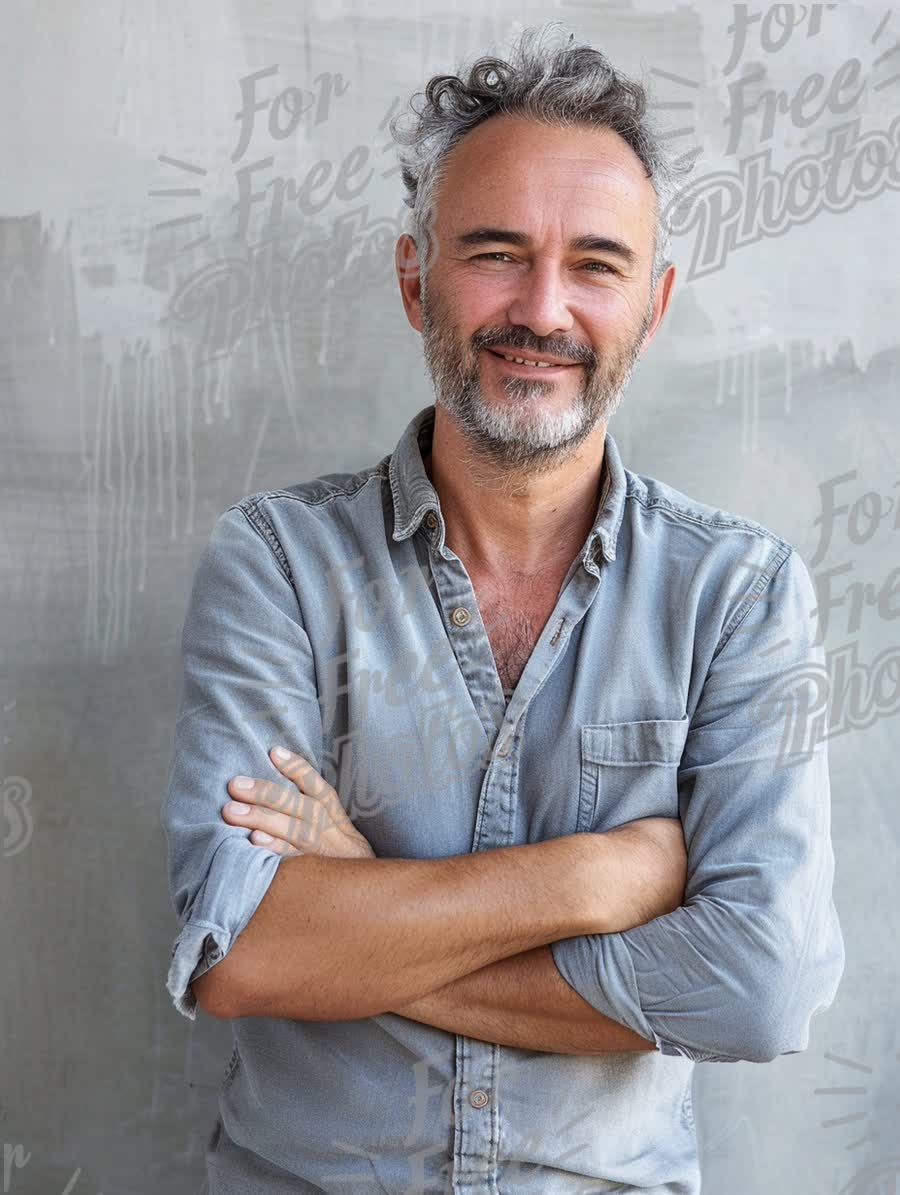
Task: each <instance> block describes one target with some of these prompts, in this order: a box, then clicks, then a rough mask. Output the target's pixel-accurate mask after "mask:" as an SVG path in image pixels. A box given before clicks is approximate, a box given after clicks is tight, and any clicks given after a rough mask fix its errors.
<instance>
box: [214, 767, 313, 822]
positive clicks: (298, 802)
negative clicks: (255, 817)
mask: <svg viewBox="0 0 900 1195" xmlns="http://www.w3.org/2000/svg"><path fill="white" fill-rule="evenodd" d="M227 788H228V792H229V794H230V795H231V796H232V797H233V798H234V799H235V800H237V801H246V802H247V803H248V804H251V805H258V806H260V807H262V808H266V809H278V810H280V811H282V812H283V813H287V814H288V815H289V816H295V815H297V814H298V813H299V811H300V810H301V809H302V808H303V806H304V805H305V804H306V805H308V804H309V803H310V801H311V800H312V798H310V797H308V796H306V795H305V794H304V793H301V792H300V791H299V790H298V789H297V787H296V785H294V784H291V783H286V784H282V783H280V782H279V781H276V780H260V779H259V777H258V776H234V777H233V778H232V779H231V780H229V781H228V785H227Z"/></svg>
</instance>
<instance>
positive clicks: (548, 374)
mask: <svg viewBox="0 0 900 1195" xmlns="http://www.w3.org/2000/svg"><path fill="white" fill-rule="evenodd" d="M481 351H482V352H483V353H487V355H488V356H489V357H492V358H493V359H494V360H495V361H497V362H498V363H499V365H500V368H501V369H504V370H509V372H510V373H516V374H519V375H520V376H521V377H524V376H525V375H526V374H527V375H528V377H539V378H552V377H555V376H556V375H557V374H561V373H565V372H566V370H567V369H578V368H579V365H578V362H577V361H573V362H572V364H571V365H549V366H547V367H546V368H543V369H540V368H538V366H536V365H517V364H516V362H515V361H507V360H506V358H505V357H501V356H500V354H499V353H498V352H497V351H496V350H495V349H482V350H481Z"/></svg>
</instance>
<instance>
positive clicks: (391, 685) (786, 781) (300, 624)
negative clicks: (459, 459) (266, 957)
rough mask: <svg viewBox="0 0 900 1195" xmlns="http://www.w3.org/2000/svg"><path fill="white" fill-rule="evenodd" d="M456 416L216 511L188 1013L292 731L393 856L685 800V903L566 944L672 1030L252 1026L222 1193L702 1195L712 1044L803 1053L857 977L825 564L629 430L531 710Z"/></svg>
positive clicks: (201, 713)
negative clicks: (245, 824) (825, 627)
mask: <svg viewBox="0 0 900 1195" xmlns="http://www.w3.org/2000/svg"><path fill="white" fill-rule="evenodd" d="M433 421H434V407H433V406H429V407H425V408H424V409H423V410H421V411H420V412H419V413H418V414H417V415H415V416H414V417H413V419H412V420H411V421H410V423H409V425H408V426H407V428H406V430H405V432H404V433H403V435H402V437H401V438H400V441H399V443H398V444H397V447H396V449H395V451H394V452H393V453H390V454H389V455H388V456H386V457H384V458H383V459H382V460H381V461H380V462H379V463H378V464H377V465H373V466H371V467H368V468H365V469H363V470H361V471H360V472H358V473H355V474H348V473H332V474H328V475H326V476H323V477H319V478H316V479H314V480H312V481H306V482H302V483H300V484H298V485H293V486H288V487H286V488H285V489H283V490H272V491H268V492H265V493H257V494H253V495H251V496H248V497H246V498H244V499H243V500H242V501H240V502H237V503H236V504H235V505H233V506H232V507H230V508H229V509H228V510H227V511H225V512H224V514H222V515H221V516H220V517H219V518H218V520H217V522H216V524H215V526H214V527H213V530H212V534H211V537H210V540H209V542H208V544H207V546H206V548H205V550H204V552H203V554H202V557H201V559H200V562H199V565H198V568H197V572H196V577H195V581H194V586H193V590H192V593H191V598H190V603H189V609H188V613H187V618H186V621H185V625H184V633H183V640H182V652H183V658H184V680H185V687H184V693H183V698H182V705H181V709H180V713H179V717H178V722H177V726H176V731H175V746H174V755H173V761H172V767H171V772H170V776H169V785H168V793H167V797H166V802H165V809H164V814H163V820H164V825H165V828H166V832H167V836H168V846H169V871H170V884H171V895H172V900H173V903H174V905H175V909H176V912H177V914H178V918H179V921H180V925H181V931H180V933H179V935H178V937H177V940H176V942H175V945H174V948H173V951H172V960H171V969H170V971H169V976H168V990H169V992H170V993H171V995H172V997H173V999H174V1002H175V1006H176V1007H177V1008H178V1009H179V1011H181V1012H182V1013H184V1014H185V1015H186V1016H188V1017H194V1015H195V1001H194V998H193V994H192V991H191V988H190V986H189V985H190V981H191V980H192V979H194V978H196V977H197V976H198V975H200V974H201V973H202V972H203V971H205V970H206V969H207V968H208V967H210V966H214V965H215V964H216V963H217V962H218V961H219V960H221V959H222V958H224V957H225V955H227V953H228V951H229V950H230V949H231V947H232V946H233V944H234V942H235V940H236V938H237V937H238V935H239V934H240V933H241V931H242V930H243V928H244V927H245V926H246V925H247V923H248V921H249V920H250V918H251V917H252V916H253V913H254V911H255V910H256V907H257V905H258V904H259V902H260V900H261V899H262V897H263V895H264V893H265V892H266V889H267V888H268V886H269V884H270V882H271V880H272V877H273V875H274V873H275V871H276V869H277V868H278V866H279V864H280V862H281V858H280V856H278V855H276V854H275V853H273V852H271V851H269V850H267V849H265V848H262V847H259V846H255V845H253V844H252V843H251V842H250V841H249V831H247V830H242V829H240V828H238V827H235V826H230V825H228V824H227V823H226V822H225V821H224V820H223V819H222V816H221V810H222V806H223V805H224V803H225V802H226V800H227V799H228V794H227V792H226V784H227V782H228V780H230V779H231V778H232V777H233V776H235V775H237V774H238V773H240V772H244V773H246V774H248V775H251V776H258V777H266V778H269V779H273V780H283V777H281V775H280V773H278V772H277V771H276V769H275V768H274V766H273V765H272V763H271V761H270V760H269V757H268V754H267V752H268V751H269V749H270V748H271V747H272V746H274V745H276V744H278V743H281V744H283V745H285V746H287V747H288V748H290V749H291V750H293V751H296V752H298V753H299V754H300V755H302V756H304V757H306V758H307V759H308V760H309V761H310V762H311V763H312V764H313V766H314V767H315V768H316V769H317V770H318V771H319V772H320V773H322V774H323V775H324V776H325V777H326V779H328V780H329V781H330V782H331V783H332V784H334V786H335V788H336V789H337V791H338V793H339V795H340V798H341V801H342V803H343V805H344V807H345V808H346V809H347V811H348V813H349V814H350V816H351V817H352V818H353V820H354V822H355V824H356V825H357V827H358V828H359V829H360V831H361V832H362V833H363V834H364V835H365V837H366V838H367V839H368V840H369V842H370V843H371V845H372V847H373V849H374V851H375V853H376V855H377V856H379V857H382V856H392V857H395V858H436V857H445V856H450V855H458V854H463V853H468V852H471V851H487V850H493V849H495V848H498V847H506V846H512V845H516V844H520V843H533V842H541V841H544V840H546V839H549V838H558V837H561V836H563V835H567V834H573V833H579V832H586V831H593V832H600V831H605V830H609V829H611V828H613V827H615V826H620V825H622V824H623V823H625V822H629V821H632V820H634V819H636V818H643V817H649V816H654V815H655V816H663V817H680V818H681V821H682V824H683V827H684V835H685V841H686V843H687V846H688V882H687V887H686V891H685V899H684V904H683V905H682V906H681V907H680V908H678V909H676V910H675V911H674V912H672V913H669V914H667V915H665V916H661V917H658V918H656V919H655V920H653V921H650V922H648V923H646V924H644V925H640V926H637V927H636V928H633V929H630V930H628V931H626V932H622V933H609V934H593V935H585V936H580V937H570V938H565V939H562V940H560V941H557V942H554V943H552V945H551V951H552V956H553V958H554V960H555V963H556V966H557V967H558V969H559V971H560V973H561V974H562V976H563V977H564V979H565V980H566V981H567V982H568V983H569V984H570V985H571V986H572V987H573V988H574V989H575V990H576V991H577V992H578V993H579V994H580V995H581V996H582V997H583V998H584V999H585V1000H586V1001H588V1002H589V1003H590V1004H591V1005H592V1006H593V1007H594V1008H596V1009H597V1010H598V1011H599V1012H601V1013H603V1014H605V1015H606V1016H608V1017H612V1018H613V1019H614V1020H616V1021H618V1022H621V1023H622V1024H624V1025H627V1026H629V1027H630V1028H631V1029H633V1030H635V1031H636V1032H637V1033H639V1034H641V1035H642V1036H643V1037H645V1038H647V1039H648V1040H649V1041H652V1042H655V1044H656V1049H655V1050H647V1051H623V1052H617V1053H610V1054H600V1055H569V1054H555V1053H551V1052H546V1051H536V1050H525V1049H513V1048H510V1047H507V1046H500V1045H495V1044H491V1043H488V1042H483V1041H479V1040H476V1039H474V1038H469V1037H466V1036H462V1035H455V1034H453V1033H449V1032H446V1031H444V1030H441V1029H435V1028H432V1027H430V1026H427V1025H423V1024H419V1023H418V1022H415V1021H411V1020H408V1019H406V1018H404V1017H401V1016H399V1015H397V1014H394V1013H384V1014H382V1015H380V1016H373V1017H367V1018H364V1019H359V1020H353V1021H332V1022H321V1021H320V1022H312V1021H301V1020H293V1019H287V1018H284V1019H281V1018H273V1017H240V1018H237V1019H234V1020H232V1021H231V1026H232V1029H233V1033H234V1051H233V1053H232V1056H231V1058H230V1060H229V1062H228V1064H227V1067H226V1071H225V1076H224V1078H223V1081H222V1087H221V1093H220V1097H219V1118H218V1120H217V1123H216V1125H215V1128H214V1131H213V1134H212V1137H211V1139H210V1142H209V1143H208V1147H207V1165H208V1169H209V1175H210V1186H209V1190H210V1192H211V1195H217V1193H223V1192H235V1193H238V1192H240V1195H245V1193H246V1192H254V1193H255V1192H259V1193H264V1192H265V1193H275V1192H285V1193H286V1192H296V1191H312V1192H315V1191H327V1192H347V1193H348V1195H356V1193H359V1192H389V1193H390V1195H412V1193H417V1195H418V1193H426V1192H454V1193H457V1195H475V1193H476V1192H477V1193H479V1195H480V1193H488V1192H490V1193H493V1195H500V1193H513V1192H515V1193H519V1195H555V1193H557V1192H558V1193H559V1195H573V1193H575V1192H583V1193H587V1192H592V1193H595V1192H599V1191H641V1192H643V1195H662V1193H663V1192H668V1193H670V1195H676V1193H677V1195H695V1193H696V1192H698V1191H699V1190H700V1174H699V1167H698V1152H697V1141H696V1134H695V1127H694V1119H693V1115H692V1109H691V1079H692V1072H693V1068H694V1064H695V1062H701V1061H720V1062H733V1061H738V1060H741V1059H744V1060H748V1061H752V1062H766V1061H769V1060H771V1059H774V1058H775V1057H777V1056H778V1055H779V1054H792V1053H796V1052H797V1051H800V1050H803V1049H805V1048H806V1047H807V1045H808V1042H809V1025H810V1019H811V1018H812V1017H813V1016H814V1015H815V1014H816V1013H817V1012H819V1011H820V1010H822V1009H824V1008H827V1007H828V1006H829V1005H830V1003H831V1002H832V1000H833V998H834V996H835V993H836V990H837V986H838V982H839V979H840V976H841V973H842V970H843V964H844V946H843V940H842V936H841V931H840V927H839V923H838V919H837V915H836V911H835V907H834V904H833V901H832V877H833V872H834V857H833V853H832V846H831V838H830V793H829V778H828V764H827V754H826V742H825V739H824V737H823V736H822V726H823V722H824V718H825V689H823V682H824V657H823V649H822V647H821V645H820V644H818V643H817V624H816V621H815V619H814V617H813V615H814V610H815V605H816V601H815V592H814V588H813V585H812V582H811V579H810V576H809V574H808V572H807V569H806V567H805V565H804V564H803V562H802V561H801V559H800V557H799V556H798V554H797V552H796V551H795V550H794V549H793V548H792V546H791V545H790V544H789V543H786V542H785V541H784V540H783V539H781V538H780V537H779V536H777V535H775V534H774V533H773V532H771V531H770V530H767V529H766V528H765V527H763V526H761V525H759V524H758V523H755V522H753V521H752V520H750V519H746V518H740V517H737V516H735V515H732V514H729V513H728V512H726V511H723V510H718V509H715V508H713V507H710V506H706V505H704V504H703V503H701V502H698V501H695V500H694V499H692V498H689V497H687V496H686V495H684V494H682V493H680V492H679V491H677V490H675V489H673V488H672V487H671V486H668V485H665V484H663V483H662V482H659V481H656V480H654V479H653V478H651V477H645V476H641V475H639V474H636V473H632V472H631V471H629V470H627V469H625V468H624V467H623V465H622V462H621V458H620V455H619V451H618V448H617V446H616V443H615V440H614V439H613V437H612V436H611V435H610V434H609V433H608V432H607V434H606V439H605V448H604V469H603V473H602V482H601V491H600V493H601V496H600V499H599V502H598V507H597V514H596V519H595V521H594V524H593V526H592V528H591V531H590V533H589V534H588V536H587V538H586V540H585V542H584V545H583V547H582V549H581V551H580V552H579V554H578V556H577V557H576V558H575V560H573V562H572V565H571V568H570V569H569V572H568V574H567V577H566V578H565V580H564V582H563V584H562V586H561V588H560V592H559V596H558V599H557V602H556V607H555V609H554V611H553V613H552V615H551V617H550V618H549V620H548V621H547V624H546V626H545V627H544V629H543V631H542V633H541V635H540V638H539V639H538V641H537V643H536V645H535V647H534V650H533V652H532V654H531V657H530V658H529V660H528V663H527V666H526V667H525V669H524V671H523V673H522V675H521V678H520V680H519V682H518V684H517V685H516V687H515V690H514V692H513V694H512V698H511V700H510V701H509V702H508V703H507V701H506V699H505V697H504V693H503V689H502V686H501V682H500V678H499V676H498V673H497V670H496V667H495V664H494V658H493V654H492V651H491V646H490V643H489V641H488V637H487V634H486V632H485V628H484V624H483V622H482V619H481V616H480V613H479V609H478V604H477V601H476V596H475V592H474V590H473V587H472V583H471V580H470V578H469V575H468V573H467V572H466V569H465V567H464V566H463V563H462V562H461V560H460V559H459V557H458V556H456V555H455V554H454V552H452V551H451V550H450V549H449V548H448V547H447V546H446V543H445V526H444V519H443V514H442V511H441V506H440V502H439V501H438V496H437V492H436V491H435V489H434V487H433V486H432V484H431V482H430V480H429V478H428V475H427V473H426V472H425V468H424V465H423V458H424V457H425V456H426V455H427V452H428V448H429V445H430V441H431V432H432V429H433ZM298 933H299V931H298Z"/></svg>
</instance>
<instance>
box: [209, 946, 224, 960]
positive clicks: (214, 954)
mask: <svg viewBox="0 0 900 1195" xmlns="http://www.w3.org/2000/svg"><path fill="white" fill-rule="evenodd" d="M206 957H207V958H208V959H212V961H213V962H215V961H216V960H217V959H220V958H221V957H222V951H221V950H220V949H219V947H218V946H209V947H207V951H206Z"/></svg>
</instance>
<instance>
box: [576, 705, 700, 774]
mask: <svg viewBox="0 0 900 1195" xmlns="http://www.w3.org/2000/svg"><path fill="white" fill-rule="evenodd" d="M688 725H689V719H688V716H687V714H685V715H684V717H683V718H650V719H648V720H647V721H644V722H595V723H593V724H592V725H590V726H582V728H581V753H582V755H583V757H584V758H585V759H589V760H591V761H593V762H594V763H624V764H644V763H678V762H679V761H680V759H681V753H682V751H683V750H684V743H685V739H686V738H687V732H688Z"/></svg>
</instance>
